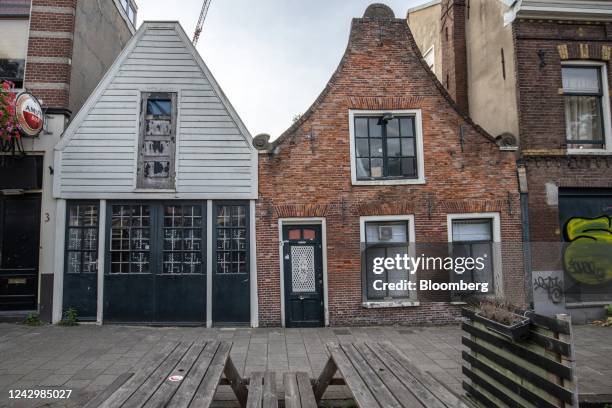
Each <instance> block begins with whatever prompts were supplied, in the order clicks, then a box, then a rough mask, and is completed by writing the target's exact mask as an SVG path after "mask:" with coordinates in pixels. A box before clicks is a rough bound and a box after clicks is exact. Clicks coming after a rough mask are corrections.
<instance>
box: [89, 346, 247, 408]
mask: <svg viewBox="0 0 612 408" xmlns="http://www.w3.org/2000/svg"><path fill="white" fill-rule="evenodd" d="M231 348H232V343H231V342H219V341H205V342H202V341H199V342H198V341H196V342H183V343H177V344H169V345H167V346H166V347H164V348H162V349H161V350H159V351H158V352H156V353H154V354H153V355H152V356H150V357H149V358H148V361H147V363H146V365H145V366H144V367H143V368H142V369H141V370H139V371H138V372H136V373H135V374H133V375H131V376H125V377H124V378H122V379H121V378H120V379H119V381H117V382H116V383H114V384H111V386H110V387H109V388H107V389H106V390H105V391H104V392H102V393H101V394H100V395H98V396H97V397H96V398H94V399H93V400H92V401H90V402H89V403H88V404H87V405H86V407H87V408H93V407H102V408H118V407H125V408H128V407H175V408H178V407H198V408H200V407H208V406H210V404H211V403H212V400H213V397H214V395H215V390H216V389H217V386H218V385H219V383H220V382H221V380H222V376H223V375H224V374H225V379H226V380H227V383H229V385H230V386H231V387H232V389H233V390H234V393H235V394H236V397H237V398H238V401H239V403H240V405H241V406H245V404H246V400H247V392H248V391H247V387H246V384H245V382H244V381H243V380H242V379H241V378H240V375H239V373H238V371H237V370H236V367H235V366H234V364H233V362H232V359H231V357H230V350H231ZM128 377H129V378H128ZM120 382H123V383H122V384H120Z"/></svg>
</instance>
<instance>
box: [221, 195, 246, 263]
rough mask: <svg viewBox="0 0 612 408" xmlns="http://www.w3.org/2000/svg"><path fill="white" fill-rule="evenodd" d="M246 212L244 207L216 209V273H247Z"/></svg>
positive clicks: (232, 206) (234, 206) (226, 206)
mask: <svg viewBox="0 0 612 408" xmlns="http://www.w3.org/2000/svg"><path fill="white" fill-rule="evenodd" d="M247 211H248V207H247V206H245V205H220V206H218V207H217V214H216V216H217V227H216V230H217V238H216V241H217V247H216V252H217V261H216V264H217V268H216V270H217V273H228V274H229V273H248V268H247V259H248V246H247V231H248V230H247V226H248V224H247V223H248V218H247Z"/></svg>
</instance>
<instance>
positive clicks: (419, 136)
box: [349, 109, 425, 186]
mask: <svg viewBox="0 0 612 408" xmlns="http://www.w3.org/2000/svg"><path fill="white" fill-rule="evenodd" d="M388 112H390V113H392V114H393V115H397V116H413V117H414V133H415V134H414V137H415V143H416V160H417V178H412V179H394V180H357V167H356V163H355V157H356V155H355V116H382V115H383V114H385V113H388ZM349 139H350V147H351V151H350V154H351V182H352V184H353V185H354V186H384V185H402V184H425V156H424V154H423V126H422V115H421V110H420V109H402V110H353V109H350V110H349Z"/></svg>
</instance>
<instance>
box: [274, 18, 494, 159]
mask: <svg viewBox="0 0 612 408" xmlns="http://www.w3.org/2000/svg"><path fill="white" fill-rule="evenodd" d="M361 20H365V19H363V18H353V19H352V21H351V31H350V35H349V39H348V43H347V45H346V49H345V51H344V54H343V55H342V58H341V59H340V63H339V64H338V67H337V68H336V70H335V71H334V73H333V74H332V76H331V78H330V79H329V81H327V84H326V85H325V88H323V91H321V93H320V94H319V96H318V97H317V98H316V99H315V101H314V102H313V103H312V105H310V107H309V108H308V110H306V112H304V114H303V115H302V116H300V118H299V119H298V120H297V121H295V122H294V123H293V124H292V125H291V126H289V128H288V129H287V130H285V131H284V132H283V133H281V135H280V136H279V137H278V138H276V139H275V140H273V141H272V142H270V144H269V145H268V148H267V149H265V150H267V151H269V152H273V151H274V150H275V149H276V148H277V147H278V146H279V145H280V144H281V143H282V142H283V141H284V140H285V139H286V138H287V137H289V136H290V135H292V134H293V133H294V132H295V131H296V130H298V129H299V128H300V127H301V126H302V125H303V124H304V122H306V121H307V120H308V119H309V118H310V117H311V116H312V114H313V113H314V112H315V110H316V109H317V108H318V107H319V105H320V104H321V103H322V102H323V100H324V99H325V97H326V96H327V94H328V93H329V92H330V91H331V89H332V88H333V86H334V84H335V82H336V79H337V77H338V76H339V75H340V72H341V71H342V69H343V68H344V65H345V64H346V60H347V59H348V55H349V54H350V52H351V48H352V47H351V45H352V42H353V25H354V24H355V23H356V22H358V21H361ZM392 21H394V22H395V23H402V24H403V25H404V29H405V30H406V35H407V37H408V41H407V43H408V45H407V47H409V48H408V49H407V51H408V52H409V51H410V50H412V51H413V52H415V53H416V55H418V56H419V62H420V63H421V66H422V67H423V69H424V71H425V72H426V73H427V74H428V75H429V77H430V79H431V80H432V81H433V83H434V85H435V86H436V88H437V89H438V91H439V92H440V93H441V94H442V96H443V97H444V99H446V101H447V102H448V103H449V104H450V106H451V107H452V108H453V109H454V110H455V112H457V114H458V115H459V116H460V117H461V118H462V119H463V120H464V121H465V122H466V123H467V124H468V125H470V126H472V127H473V128H474V130H476V132H477V133H479V134H480V135H482V136H483V137H484V138H486V139H487V140H488V141H490V142H492V143H494V144H497V140H496V138H495V137H493V136H492V135H491V134H490V133H489V132H487V131H486V130H484V129H483V128H482V127H480V126H479V125H478V124H476V123H475V122H474V121H473V120H472V118H470V117H469V116H468V115H467V114H466V113H464V112H463V111H462V110H461V109H460V108H459V105H457V103H456V102H455V101H454V100H453V98H452V97H451V95H450V94H449V93H448V91H447V90H446V88H444V85H442V83H441V82H440V81H439V80H438V78H437V77H436V75H435V74H434V73H433V72H431V70H430V69H429V66H428V65H427V62H426V61H425V59H424V58H423V55H422V54H421V51H420V50H419V47H418V46H417V45H416V41H415V40H414V37H413V35H412V31H410V27H409V26H408V24H407V23H406V21H405V20H404V19H398V18H394V19H393V20H392Z"/></svg>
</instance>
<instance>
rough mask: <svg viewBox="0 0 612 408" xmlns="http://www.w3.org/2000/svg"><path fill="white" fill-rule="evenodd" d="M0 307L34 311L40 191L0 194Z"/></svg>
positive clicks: (36, 291) (36, 283) (36, 288)
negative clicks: (22, 193)
mask: <svg viewBox="0 0 612 408" xmlns="http://www.w3.org/2000/svg"><path fill="white" fill-rule="evenodd" d="M0 228H1V231H2V233H1V234H0V251H1V252H0V310H2V311H6V310H36V309H37V302H38V296H37V293H38V251H39V244H40V243H39V241H40V194H38V193H36V194H24V195H16V196H0Z"/></svg>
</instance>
